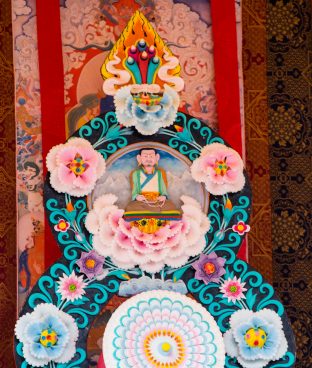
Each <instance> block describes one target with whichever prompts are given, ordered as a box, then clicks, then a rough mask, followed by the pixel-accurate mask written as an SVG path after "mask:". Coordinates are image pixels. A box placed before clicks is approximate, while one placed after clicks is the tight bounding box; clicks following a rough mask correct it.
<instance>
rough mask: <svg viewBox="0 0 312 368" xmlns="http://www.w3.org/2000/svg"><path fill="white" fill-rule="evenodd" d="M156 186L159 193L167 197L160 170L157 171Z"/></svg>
mask: <svg viewBox="0 0 312 368" xmlns="http://www.w3.org/2000/svg"><path fill="white" fill-rule="evenodd" d="M158 188H159V193H160V195H162V196H166V197H167V198H168V192H167V187H166V184H165V181H164V178H163V176H162V173H161V171H160V170H159V171H158Z"/></svg>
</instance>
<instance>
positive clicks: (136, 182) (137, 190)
mask: <svg viewBox="0 0 312 368" xmlns="http://www.w3.org/2000/svg"><path fill="white" fill-rule="evenodd" d="M132 183H133V187H132V200H133V201H134V200H135V199H136V197H137V195H139V194H141V185H140V170H135V171H133V173H132Z"/></svg>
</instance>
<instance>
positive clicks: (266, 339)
mask: <svg viewBox="0 0 312 368" xmlns="http://www.w3.org/2000/svg"><path fill="white" fill-rule="evenodd" d="M230 326H231V328H230V329H229V330H228V331H227V332H226V333H225V334H224V336H223V339H224V343H225V350H226V353H227V354H228V355H229V356H230V357H232V358H237V360H238V362H239V363H240V364H241V365H242V366H243V367H245V368H263V367H265V366H266V365H267V364H268V363H269V362H270V361H271V360H278V359H280V358H281V357H282V356H283V355H284V354H285V353H286V351H287V340H286V338H285V334H284V331H283V325H282V321H281V318H280V317H279V315H278V314H277V313H276V312H274V311H273V310H270V309H263V310H261V311H259V312H253V311H250V310H239V311H237V312H235V313H234V314H233V315H232V316H231V318H230Z"/></svg>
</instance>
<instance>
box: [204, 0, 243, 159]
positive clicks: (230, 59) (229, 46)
mask: <svg viewBox="0 0 312 368" xmlns="http://www.w3.org/2000/svg"><path fill="white" fill-rule="evenodd" d="M211 18H212V32H213V39H214V66H215V80H216V94H217V101H218V121H219V134H220V136H221V137H222V138H224V140H225V141H226V142H228V143H229V144H230V145H231V146H232V147H233V148H234V149H235V150H236V151H237V152H239V153H240V154H241V153H242V137H241V122H240V99H239V80H238V58H237V36H236V17H235V1H234V0H222V1H221V0H211Z"/></svg>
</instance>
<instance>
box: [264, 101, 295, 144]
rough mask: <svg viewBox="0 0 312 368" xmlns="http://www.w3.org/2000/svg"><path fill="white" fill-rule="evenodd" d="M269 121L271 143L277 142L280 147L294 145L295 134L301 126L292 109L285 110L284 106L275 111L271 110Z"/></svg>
mask: <svg viewBox="0 0 312 368" xmlns="http://www.w3.org/2000/svg"><path fill="white" fill-rule="evenodd" d="M270 121H271V124H270V137H271V138H270V140H271V143H273V144H274V143H276V142H277V143H278V144H279V145H280V146H281V147H286V145H287V144H291V145H294V144H296V142H297V134H298V133H299V132H300V130H301V126H302V125H301V123H300V122H299V121H298V118H297V117H296V111H295V109H294V108H292V107H291V108H289V109H286V108H285V107H284V106H278V108H277V109H276V110H273V109H271V111H270Z"/></svg>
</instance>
